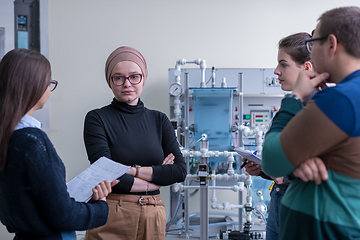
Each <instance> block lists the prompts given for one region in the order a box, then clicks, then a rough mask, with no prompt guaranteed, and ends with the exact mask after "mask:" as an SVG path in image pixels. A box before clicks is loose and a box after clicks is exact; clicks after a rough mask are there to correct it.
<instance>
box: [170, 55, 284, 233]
mask: <svg viewBox="0 0 360 240" xmlns="http://www.w3.org/2000/svg"><path fill="white" fill-rule="evenodd" d="M185 64H196V65H198V66H199V67H200V69H198V68H182V66H183V65H185ZM273 71H274V69H260V68H215V67H212V68H206V62H205V60H203V59H197V60H194V61H188V60H186V59H180V60H178V61H177V62H176V65H175V68H174V69H169V99H170V119H171V120H172V121H173V122H175V124H174V126H176V129H175V131H176V133H177V137H178V140H179V143H180V145H181V151H182V153H183V156H184V157H185V159H186V162H187V168H188V169H187V170H188V175H187V178H186V180H185V182H184V183H177V184H174V185H173V186H172V190H171V206H172V207H171V209H170V212H171V213H170V217H169V222H168V225H167V228H168V229H169V228H170V227H171V225H174V223H175V222H177V223H176V225H177V227H179V228H180V229H181V231H180V232H177V234H178V235H181V236H184V237H186V238H190V237H192V236H193V234H194V231H193V230H194V229H199V235H200V236H196V237H198V238H200V239H204V240H205V239H206V240H207V239H209V238H211V237H214V236H210V235H209V228H211V227H212V226H225V227H227V228H229V227H232V229H230V230H229V229H227V230H229V231H236V230H238V231H239V233H241V234H245V235H247V236H250V237H255V236H256V237H257V238H256V239H263V237H264V235H265V233H264V229H265V227H264V226H263V229H262V230H259V231H260V232H259V231H258V230H252V228H253V227H254V224H255V223H254V222H253V220H254V219H253V218H252V216H253V215H254V216H255V218H256V219H259V221H258V224H259V225H260V224H263V223H265V222H266V217H265V215H266V202H268V199H269V192H266V191H268V190H267V189H268V187H269V186H270V182H269V181H266V180H263V179H260V178H259V177H251V176H249V175H248V174H247V173H245V172H243V171H241V170H239V167H240V165H241V163H242V162H241V157H240V156H239V155H238V154H237V153H236V152H235V151H234V148H241V149H244V150H248V151H251V152H255V151H256V152H257V155H259V156H260V157H261V153H262V143H263V138H264V134H265V132H266V131H267V129H268V127H269V126H270V124H271V119H272V117H273V116H274V115H275V114H276V112H277V110H278V109H279V107H280V102H281V99H282V98H283V97H284V94H286V92H283V91H282V90H281V88H280V84H279V82H278V79H277V76H275V75H274V74H273ZM207 79H208V80H207ZM217 79H221V80H219V81H217ZM206 80H207V81H206ZM194 183H195V184H194ZM190 191H193V192H191V193H190ZM209 191H211V192H212V194H211V196H210V194H209ZM216 191H226V192H233V193H236V194H237V197H236V198H237V199H234V197H230V199H228V200H229V201H224V202H222V204H219V203H218V202H217V199H218V197H220V198H221V197H222V196H217V195H216ZM252 192H254V194H253V195H254V198H253V197H252V194H251V193H252ZM197 193H199V195H200V200H199V202H198V206H199V208H200V212H199V213H198V214H195V215H194V213H192V214H190V211H191V210H190V209H191V208H192V207H193V206H194V205H196V204H194V202H193V201H194V200H193V199H190V198H194V196H195V195H196V194H197ZM224 195H225V194H224ZM230 200H231V201H230ZM209 207H211V208H212V209H214V210H221V211H232V214H234V213H233V212H234V211H236V213H237V218H238V222H235V221H232V222H222V223H211V217H209V216H210V215H211V214H209ZM180 209H182V214H180ZM229 214H230V212H227V213H224V215H225V216H227V215H229ZM195 216H200V223H197V224H196V225H191V224H190V219H191V218H193V217H195ZM236 228H237V229H236ZM218 235H219V234H218ZM194 237H195V236H194ZM217 237H219V236H217ZM249 239H255V238H249Z"/></svg>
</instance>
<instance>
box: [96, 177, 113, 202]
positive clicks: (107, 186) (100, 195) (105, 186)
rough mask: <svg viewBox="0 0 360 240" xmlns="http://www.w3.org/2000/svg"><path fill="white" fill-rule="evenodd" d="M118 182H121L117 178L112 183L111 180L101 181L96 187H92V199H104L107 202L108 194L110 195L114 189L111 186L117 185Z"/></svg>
mask: <svg viewBox="0 0 360 240" xmlns="http://www.w3.org/2000/svg"><path fill="white" fill-rule="evenodd" d="M118 183H119V180H115V181H113V182H111V183H110V181H109V180H105V181H103V182H101V183H99V184H98V185H96V187H94V188H93V189H92V191H93V195H92V198H91V199H92V200H93V201H98V200H102V201H105V202H106V197H107V195H109V194H110V193H111V191H112V189H111V187H113V186H115V185H116V184H118Z"/></svg>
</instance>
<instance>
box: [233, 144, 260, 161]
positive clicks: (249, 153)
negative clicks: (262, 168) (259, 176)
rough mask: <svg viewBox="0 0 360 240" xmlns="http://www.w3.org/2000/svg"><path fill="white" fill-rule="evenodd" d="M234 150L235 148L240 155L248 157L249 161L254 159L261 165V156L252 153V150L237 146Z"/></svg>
mask: <svg viewBox="0 0 360 240" xmlns="http://www.w3.org/2000/svg"><path fill="white" fill-rule="evenodd" d="M234 150H235V152H237V153H238V154H239V155H240V156H242V157H244V158H246V159H247V160H248V161H253V162H254V163H256V164H259V165H261V158H259V157H258V156H256V155H254V154H252V153H251V152H249V151H246V150H242V149H240V148H235V149H234Z"/></svg>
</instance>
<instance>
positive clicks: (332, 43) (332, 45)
mask: <svg viewBox="0 0 360 240" xmlns="http://www.w3.org/2000/svg"><path fill="white" fill-rule="evenodd" d="M327 41H328V43H329V48H328V50H329V54H330V56H332V55H334V54H335V53H336V52H337V50H338V47H339V44H338V40H337V38H336V36H335V35H334V34H330V35H329V36H328V39H327Z"/></svg>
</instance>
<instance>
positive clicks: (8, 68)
mask: <svg viewBox="0 0 360 240" xmlns="http://www.w3.org/2000/svg"><path fill="white" fill-rule="evenodd" d="M50 77H51V67H50V63H49V61H48V60H47V59H46V58H45V57H44V56H43V55H42V54H40V53H39V52H37V51H34V50H28V49H14V50H11V51H10V52H8V53H7V54H6V55H5V56H4V57H3V58H2V60H1V62H0V171H1V170H3V169H4V167H5V163H6V158H7V152H8V145H9V141H10V138H11V135H12V133H13V131H14V128H15V126H16V125H17V124H18V123H19V121H20V120H21V118H22V117H23V116H24V115H25V114H26V113H27V112H28V111H30V110H31V108H33V107H34V106H35V104H36V103H37V102H38V101H39V100H40V98H41V97H42V95H43V94H44V92H45V90H46V88H47V87H48V86H49V83H50Z"/></svg>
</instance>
